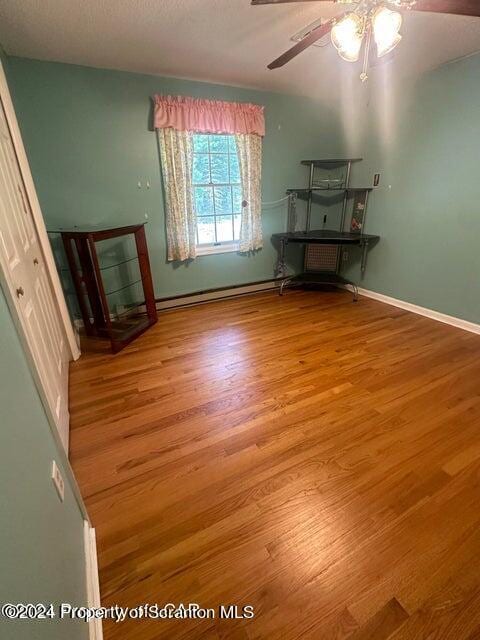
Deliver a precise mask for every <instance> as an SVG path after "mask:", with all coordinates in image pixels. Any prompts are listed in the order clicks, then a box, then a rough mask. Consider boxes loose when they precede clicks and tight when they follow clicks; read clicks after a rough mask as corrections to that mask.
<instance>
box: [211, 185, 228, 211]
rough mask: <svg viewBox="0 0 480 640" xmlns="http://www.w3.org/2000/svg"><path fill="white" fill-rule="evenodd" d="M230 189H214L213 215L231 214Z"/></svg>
mask: <svg viewBox="0 0 480 640" xmlns="http://www.w3.org/2000/svg"><path fill="white" fill-rule="evenodd" d="M231 189H232V187H230V186H228V187H214V192H215V213H216V214H217V216H218V215H220V214H222V213H232V191H231Z"/></svg>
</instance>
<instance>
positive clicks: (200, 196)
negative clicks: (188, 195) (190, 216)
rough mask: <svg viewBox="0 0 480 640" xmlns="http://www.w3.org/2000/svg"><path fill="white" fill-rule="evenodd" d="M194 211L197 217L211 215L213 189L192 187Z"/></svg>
mask: <svg viewBox="0 0 480 640" xmlns="http://www.w3.org/2000/svg"><path fill="white" fill-rule="evenodd" d="M194 192H195V211H196V213H197V214H198V215H199V216H202V215H203V216H205V215H209V214H212V213H213V188H212V187H194Z"/></svg>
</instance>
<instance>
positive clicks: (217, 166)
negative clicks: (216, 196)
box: [210, 153, 229, 184]
mask: <svg viewBox="0 0 480 640" xmlns="http://www.w3.org/2000/svg"><path fill="white" fill-rule="evenodd" d="M210 162H211V165H212V182H213V183H216V184H218V183H219V182H221V183H223V184H225V183H227V184H228V182H229V179H228V155H227V154H226V153H225V154H223V153H222V154H219V155H213V154H212V155H211V156H210Z"/></svg>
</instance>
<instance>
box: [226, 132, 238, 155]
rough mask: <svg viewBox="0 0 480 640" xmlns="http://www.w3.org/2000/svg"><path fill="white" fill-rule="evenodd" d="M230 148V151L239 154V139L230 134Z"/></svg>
mask: <svg viewBox="0 0 480 640" xmlns="http://www.w3.org/2000/svg"><path fill="white" fill-rule="evenodd" d="M228 150H229V151H230V153H234V154H235V155H236V154H237V141H236V140H235V136H228Z"/></svg>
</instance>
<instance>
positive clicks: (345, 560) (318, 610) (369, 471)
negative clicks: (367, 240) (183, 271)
mask: <svg viewBox="0 0 480 640" xmlns="http://www.w3.org/2000/svg"><path fill="white" fill-rule="evenodd" d="M102 349H103V348H102ZM71 418H72V434H71V455H72V462H73V466H74V470H75V472H76V475H77V478H78V480H79V484H80V487H81V490H82V493H83V495H84V497H85V500H86V504H87V507H88V510H89V513H90V515H91V518H92V521H93V524H94V526H95V527H96V530H97V538H98V545H99V563H100V574H101V575H100V578H101V591H102V600H103V604H104V605H108V606H110V605H112V604H119V605H121V606H137V605H141V604H144V603H160V604H163V603H168V602H172V603H176V604H179V603H184V604H187V603H191V602H192V603H199V604H200V605H201V606H202V607H214V608H217V607H218V605H220V604H224V605H229V604H237V605H239V607H240V608H241V607H242V606H244V605H252V606H253V607H254V610H255V617H254V618H253V619H243V620H240V619H239V620H219V619H218V618H216V619H207V620H189V621H186V620H152V619H149V620H146V619H143V620H139V621H133V620H127V621H125V622H121V623H114V622H107V623H106V624H105V625H104V633H105V638H106V640H120V639H122V640H150V639H155V640H156V639H157V638H169V639H170V638H195V639H196V638H199V639H200V638H201V639H210V638H211V639H214V640H219V639H225V638H231V639H233V640H241V639H246V640H253V639H260V638H261V639H264V638H268V639H269V640H274V639H280V638H281V639H287V640H293V639H296V638H302V639H310V638H311V639H315V640H334V639H342V640H345V639H348V640H386V639H387V638H388V640H404V639H405V640H406V639H409V640H427V639H428V640H439V639H442V640H477V639H479V638H480V491H479V489H480V336H476V335H473V334H470V333H466V332H463V331H461V330H459V329H454V328H452V327H449V326H447V325H443V324H440V323H438V322H434V321H431V320H428V319H426V318H423V317H420V316H416V315H413V314H410V313H408V312H405V311H402V310H400V309H396V308H394V307H390V306H387V305H384V304H382V303H379V302H375V301H373V300H368V299H366V298H361V299H360V301H359V302H358V303H357V304H352V303H351V296H350V295H349V294H347V293H342V292H325V293H318V292H301V291H289V292H288V293H287V295H285V296H284V297H283V298H280V297H278V296H277V295H276V294H274V293H272V292H268V293H263V294H258V295H253V296H248V297H242V298H237V299H233V300H225V301H221V302H215V303H211V304H208V305H202V306H197V307H192V308H187V309H181V310H176V311H170V312H163V313H161V315H160V318H159V323H158V324H157V325H156V326H155V327H153V328H152V329H151V330H150V331H149V332H147V333H146V334H145V335H144V336H142V337H141V338H140V339H138V340H137V341H136V342H135V343H133V344H132V345H130V346H129V347H128V348H127V349H125V351H123V352H122V353H120V354H118V355H116V356H112V355H110V354H109V353H107V352H106V351H103V350H100V351H98V347H97V352H96V353H89V354H86V355H83V356H82V358H81V359H80V361H79V362H77V363H75V364H74V365H73V366H72V370H71Z"/></svg>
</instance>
